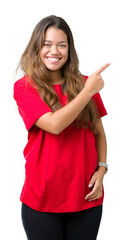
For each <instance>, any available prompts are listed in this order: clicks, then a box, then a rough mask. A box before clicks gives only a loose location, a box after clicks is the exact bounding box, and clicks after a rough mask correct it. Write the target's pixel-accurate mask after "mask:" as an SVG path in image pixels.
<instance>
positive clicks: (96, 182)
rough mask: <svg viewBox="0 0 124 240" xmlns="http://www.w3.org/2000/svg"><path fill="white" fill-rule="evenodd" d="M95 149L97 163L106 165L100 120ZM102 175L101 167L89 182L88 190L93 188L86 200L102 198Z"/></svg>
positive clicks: (105, 146) (103, 169)
mask: <svg viewBox="0 0 124 240" xmlns="http://www.w3.org/2000/svg"><path fill="white" fill-rule="evenodd" d="M96 149H97V156H98V161H99V162H104V163H106V155H107V142H106V136H105V132H104V128H103V125H102V121H101V119H99V120H98V123H97V135H96ZM104 175H105V167H102V166H100V167H98V169H97V170H96V172H95V173H94V174H93V176H92V178H91V180H90V182H89V187H90V188H91V187H93V189H92V191H91V192H90V193H89V194H87V196H86V197H85V199H86V200H89V201H93V200H95V199H98V198H100V197H102V183H103V178H104Z"/></svg>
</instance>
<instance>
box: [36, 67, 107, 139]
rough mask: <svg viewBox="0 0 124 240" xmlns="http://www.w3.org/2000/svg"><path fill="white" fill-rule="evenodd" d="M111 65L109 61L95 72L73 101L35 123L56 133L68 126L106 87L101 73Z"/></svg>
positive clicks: (46, 114)
mask: <svg viewBox="0 0 124 240" xmlns="http://www.w3.org/2000/svg"><path fill="white" fill-rule="evenodd" d="M109 65H110V63H107V64H105V65H104V66H103V67H101V68H100V69H99V70H97V71H96V72H95V73H93V74H92V75H91V76H90V77H89V78H88V79H87V81H86V83H85V86H84V88H83V89H82V90H81V92H80V93H79V94H78V95H77V96H76V97H75V98H74V99H73V100H72V101H71V102H69V103H68V104H67V105H65V106H64V107H62V108H61V109H59V110H57V111H55V112H53V113H52V112H48V113H45V114H44V115H43V116H41V117H40V118H39V119H38V120H37V121H36V122H35V125H36V126H37V127H39V128H41V129H43V130H45V131H47V132H50V133H53V134H55V135H57V134H59V133H60V132H61V131H63V130H64V129H65V128H66V127H68V126H69V125H70V124H71V123H72V122H73V121H74V120H75V118H76V117H77V116H78V115H79V114H80V112H81V111H82V110H83V108H84V107H85V106H86V104H87V103H88V102H89V100H90V99H91V97H92V96H93V95H94V94H95V93H97V92H99V91H100V90H101V89H102V88H103V87H104V81H103V80H102V77H101V75H100V73H101V72H103V71H104V70H105V69H106V68H107V67H108V66H109Z"/></svg>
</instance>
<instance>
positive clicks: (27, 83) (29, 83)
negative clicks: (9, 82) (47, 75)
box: [14, 74, 37, 91]
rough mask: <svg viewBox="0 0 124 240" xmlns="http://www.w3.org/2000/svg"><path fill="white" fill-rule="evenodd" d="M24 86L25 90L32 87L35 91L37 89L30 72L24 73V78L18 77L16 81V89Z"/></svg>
mask: <svg viewBox="0 0 124 240" xmlns="http://www.w3.org/2000/svg"><path fill="white" fill-rule="evenodd" d="M22 88H23V89H25V90H28V89H32V90H34V91H36V89H37V86H36V84H35V82H34V81H33V80H32V79H31V77H30V76H29V75H28V74H26V75H24V76H23V77H22V78H20V79H18V80H17V81H16V82H15V83H14V90H15V89H22Z"/></svg>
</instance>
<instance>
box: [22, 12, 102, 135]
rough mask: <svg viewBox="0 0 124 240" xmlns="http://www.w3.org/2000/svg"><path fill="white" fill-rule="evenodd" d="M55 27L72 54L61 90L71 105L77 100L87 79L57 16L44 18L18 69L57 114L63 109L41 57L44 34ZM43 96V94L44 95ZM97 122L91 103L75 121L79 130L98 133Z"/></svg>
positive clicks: (71, 41)
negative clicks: (26, 76) (34, 85)
mask: <svg viewBox="0 0 124 240" xmlns="http://www.w3.org/2000/svg"><path fill="white" fill-rule="evenodd" d="M52 26H55V27H56V28H58V29H61V30H62V31H64V33H65V34H66V36H67V39H68V45H69V52H68V60H67V61H66V63H65V64H64V66H63V67H62V68H61V74H62V77H63V79H64V81H63V83H62V90H63V92H64V93H65V94H66V95H67V97H68V102H70V101H71V100H72V99H74V98H75V97H76V96H77V94H78V93H79V92H80V91H81V90H82V89H83V87H84V84H85V80H86V79H85V77H84V76H83V75H82V74H81V73H80V72H79V61H78V57H77V53H76V50H75V46H74V40H73V36H72V32H71V30H70V28H69V26H68V24H67V23H66V22H65V20H64V19H63V18H61V17H57V16H54V15H51V16H48V17H45V18H43V19H42V20H41V21H40V22H39V23H38V24H37V25H36V27H35V29H34V31H33V33H32V36H31V38H30V41H29V43H28V45H27V47H26V49H25V51H24V53H23V54H22V57H21V60H20V63H19V66H18V67H20V68H21V70H23V72H24V74H28V76H30V77H31V79H32V80H33V81H34V83H35V84H36V86H37V89H38V91H39V94H40V95H41V97H42V99H43V100H44V101H45V102H46V103H47V104H48V106H49V107H50V108H51V109H52V110H53V112H54V111H56V110H57V109H59V108H61V107H62V105H61V103H60V102H59V97H58V95H57V93H56V92H55V90H54V88H53V87H52V80H51V77H50V74H49V71H48V69H47V68H46V66H45V65H44V63H43V62H42V60H41V57H40V53H39V52H40V49H41V48H42V46H43V44H44V37H45V32H46V30H47V29H48V28H49V27H52ZM41 92H42V94H41ZM97 118H98V109H97V107H96V105H95V103H94V101H93V100H92V99H91V100H90V101H89V102H88V104H87V105H86V106H85V108H84V109H83V110H82V111H81V112H80V114H79V115H78V117H77V118H76V126H77V127H80V128H88V127H90V128H91V130H92V131H93V132H94V133H95V126H96V122H97Z"/></svg>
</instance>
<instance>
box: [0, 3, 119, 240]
mask: <svg viewBox="0 0 124 240" xmlns="http://www.w3.org/2000/svg"><path fill="white" fill-rule="evenodd" d="M0 10H1V14H0V33H1V34H0V35H1V37H0V42H1V44H0V66H1V79H0V80H1V81H0V136H1V144H0V147H1V150H0V155H1V157H0V218H1V221H2V222H1V223H2V225H1V230H0V238H1V239H2V240H4V239H5V240H8V239H13V240H26V235H25V233H24V230H23V226H22V222H21V216H20V209H21V203H20V201H19V196H20V192H21V189H22V185H23V182H24V164H25V160H24V158H23V149H24V147H25V145H26V142H27V132H26V129H25V127H24V124H23V122H22V119H21V118H20V116H19V114H18V111H17V107H16V104H15V102H14V100H13V84H14V81H15V80H16V78H17V77H16V78H15V76H14V74H15V69H16V67H17V64H18V62H19V59H20V56H21V54H22V52H23V51H24V49H25V47H26V45H27V43H28V41H29V38H30V36H31V33H32V31H33V29H34V27H35V26H36V24H37V23H38V22H39V21H40V20H41V19H42V18H43V17H46V16H48V15H51V14H55V15H58V16H61V17H63V18H64V19H65V20H66V21H67V22H68V24H69V25H70V27H71V29H72V33H73V35H74V39H75V46H76V49H77V53H78V56H79V60H80V70H81V72H82V73H83V74H85V75H90V74H92V73H93V72H94V71H95V70H97V69H98V68H99V67H101V66H102V65H103V64H104V63H106V62H108V61H110V62H111V66H110V67H109V68H107V69H106V70H105V72H104V73H103V74H102V76H103V79H104V80H105V87H104V89H102V90H101V91H100V93H101V96H102V99H103V102H104V104H105V107H106V109H107V111H108V116H105V117H104V118H103V124H104V127H105V131H106V136H107V141H108V158H107V161H108V164H109V172H108V174H107V175H105V178H104V187H105V199H104V211H103V217H102V222H101V225H100V230H99V235H98V240H109V239H124V231H123V220H122V217H123V214H124V204H123V195H124V191H123V189H124V188H123V175H124V170H123V169H124V154H123V149H124V125H123V120H124V110H123V109H124V108H123V105H124V93H123V92H124V90H123V89H124V84H123V82H124V75H123V68H124V34H123V29H124V24H123V23H124V14H123V1H121V0H118V1H115V0H104V1H103V0H86V1H84V0H76V1H74V2H73V1H67V0H63V1H58V0H56V1H55V0H52V1H51V0H46V1H39V0H35V1H32V2H31V1H29V0H27V1H26V0H25V1H14V0H11V1H9V0H8V1H7V0H5V1H4V2H3V3H2V4H1V6H0Z"/></svg>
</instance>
